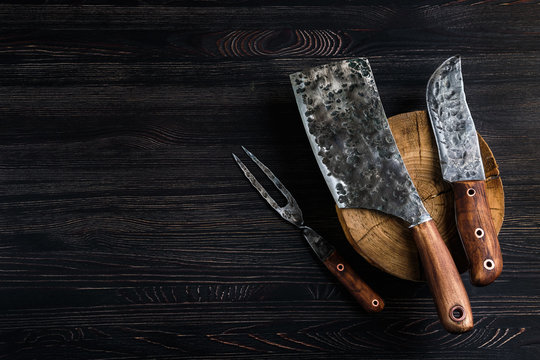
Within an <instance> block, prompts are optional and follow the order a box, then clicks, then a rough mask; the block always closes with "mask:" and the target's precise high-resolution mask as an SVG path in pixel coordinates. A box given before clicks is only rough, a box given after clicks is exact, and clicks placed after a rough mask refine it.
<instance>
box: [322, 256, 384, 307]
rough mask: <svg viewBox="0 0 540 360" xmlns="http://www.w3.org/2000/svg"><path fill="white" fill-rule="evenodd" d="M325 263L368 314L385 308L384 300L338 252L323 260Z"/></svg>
mask: <svg viewBox="0 0 540 360" xmlns="http://www.w3.org/2000/svg"><path fill="white" fill-rule="evenodd" d="M323 263H324V265H326V267H327V268H328V270H330V272H331V273H332V274H334V276H335V277H337V278H338V280H339V281H340V282H341V284H342V285H343V286H345V287H346V288H347V290H348V291H349V292H350V293H351V295H352V296H353V297H354V298H355V299H356V301H357V302H358V303H359V304H360V305H361V306H362V307H363V308H364V310H366V311H367V312H379V311H381V310H382V309H383V308H384V301H383V299H381V297H380V296H379V295H378V294H377V293H376V292H375V291H373V290H372V289H371V288H370V287H369V285H368V284H366V283H365V282H364V280H362V279H361V278H360V276H358V274H357V273H356V272H355V271H354V269H353V268H352V266H350V265H349V263H347V262H346V261H345V259H344V258H343V257H342V256H341V255H339V254H338V253H337V251H333V252H332V253H331V254H330V255H329V256H328V257H327V258H326V259H324V260H323Z"/></svg>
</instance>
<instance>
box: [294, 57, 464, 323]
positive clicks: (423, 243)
mask: <svg viewBox="0 0 540 360" xmlns="http://www.w3.org/2000/svg"><path fill="white" fill-rule="evenodd" d="M290 80H291V84H292V87H293V91H294V94H295V97H296V102H297V105H298V109H299V111H300V115H301V117H302V122H303V124H304V128H305V130H306V133H307V136H308V138H309V142H310V144H311V147H312V150H313V153H314V154H315V158H316V160H317V163H318V165H319V167H320V170H321V172H322V174H323V176H324V178H325V180H326V183H327V185H328V188H329V189H330V192H331V193H332V195H333V197H334V200H335V202H336V204H337V205H338V207H340V208H364V209H374V210H379V211H382V212H384V213H386V214H391V215H394V216H397V217H399V218H401V219H403V220H404V221H405V222H406V223H407V224H409V225H410V227H411V229H412V233H413V237H414V239H415V243H416V246H417V247H418V252H419V255H420V258H421V261H422V265H423V268H424V272H425V277H426V279H427V282H428V284H429V287H430V289H431V292H432V294H433V298H434V301H435V304H436V307H437V312H438V315H439V319H440V320H441V323H442V325H443V326H444V327H445V329H446V330H448V331H450V332H456V333H457V332H465V331H468V330H470V329H472V327H473V317H472V312H471V307H470V303H469V298H468V296H467V292H466V291H465V288H464V286H463V282H462V281H461V277H460V275H459V272H458V271H457V269H456V265H455V264H454V261H453V259H452V257H451V255H450V252H449V251H448V248H447V247H446V244H445V243H444V241H443V239H442V238H441V236H440V234H439V232H438V230H437V228H436V226H435V223H434V222H433V220H432V219H431V217H430V215H429V214H428V212H427V211H426V209H425V208H424V206H423V204H422V201H421V199H420V196H419V195H418V193H417V191H416V188H415V187H414V185H413V183H412V180H411V178H410V176H409V173H408V172H407V169H406V168H405V165H404V164H403V160H402V158H401V155H400V153H399V150H398V148H397V146H396V143H395V140H394V137H393V136H392V132H391V131H390V128H389V125H388V121H387V119H386V115H385V113H384V109H383V107H382V103H381V100H380V98H379V93H378V91H377V87H376V85H375V80H374V78H373V73H372V71H371V67H370V65H369V62H368V60H367V59H363V58H360V59H353V60H345V61H340V62H335V63H331V64H327V65H322V66H318V67H314V68H311V69H307V70H304V71H300V72H297V73H294V74H292V75H290Z"/></svg>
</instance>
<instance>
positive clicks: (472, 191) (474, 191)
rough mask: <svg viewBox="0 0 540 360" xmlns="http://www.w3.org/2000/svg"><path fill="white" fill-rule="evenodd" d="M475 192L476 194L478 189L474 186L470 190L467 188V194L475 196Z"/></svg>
mask: <svg viewBox="0 0 540 360" xmlns="http://www.w3.org/2000/svg"><path fill="white" fill-rule="evenodd" d="M475 194H476V190H474V189H473V188H470V189H469V190H467V195H469V196H474V195H475Z"/></svg>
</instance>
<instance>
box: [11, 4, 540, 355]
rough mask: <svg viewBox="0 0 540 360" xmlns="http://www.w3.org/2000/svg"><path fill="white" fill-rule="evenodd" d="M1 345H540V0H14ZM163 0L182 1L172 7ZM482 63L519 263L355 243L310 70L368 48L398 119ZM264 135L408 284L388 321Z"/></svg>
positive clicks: (524, 349)
mask: <svg viewBox="0 0 540 360" xmlns="http://www.w3.org/2000/svg"><path fill="white" fill-rule="evenodd" d="M1 3H2V4H0V185H1V188H2V191H1V201H0V206H1V209H2V212H1V217H0V248H1V255H0V359H85V358H88V359H90V358H92V359H135V358H144V357H148V358H156V359H177V358H185V359H197V358H201V359H253V358H262V359H265V358H273V357H276V358H293V359H298V360H300V359H319V358H321V359H323V358H339V359H353V358H354V359H368V358H376V359H410V358H423V359H443V358H444V359H449V358H450V359H457V358H461V359H480V358H481V359H505V360H506V359H538V358H539V356H540V260H539V255H540V242H539V241H540V238H539V236H538V230H539V220H540V213H539V206H538V205H539V203H540V182H539V180H538V179H539V177H540V172H539V166H538V158H539V147H540V146H539V144H538V141H539V139H540V138H539V136H540V131H539V130H540V118H539V115H540V112H539V110H538V109H539V108H540V97H539V96H538V92H539V87H540V22H539V16H540V8H539V5H538V4H537V3H536V4H535V2H533V1H514V0H506V1H498V0H495V1H478V0H476V1H431V2H427V1H399V2H397V1H396V2H395V4H384V3H383V2H380V1H373V0H368V1H364V2H362V4H360V3H358V4H356V3H354V2H352V1H338V0H336V1H331V2H324V1H320V0H312V1H304V2H303V1H298V0H287V1H285V0H275V1H253V0H245V1H239V2H237V3H235V2H233V1H224V2H218V1H211V0H208V1H201V2H196V1H155V2H150V1H148V2H147V1H135V0H133V1H127V0H126V1H115V2H114V3H116V4H114V5H111V4H107V3H106V1H102V0H97V1H77V2H75V4H69V3H68V2H66V1H62V0H58V1H1ZM154 3H158V4H159V3H161V4H160V5H159V6H158V5H153V4H154ZM456 53H459V54H461V55H462V57H463V73H464V79H465V86H466V90H467V98H468V101H469V106H470V108H471V111H472V113H473V116H474V119H475V121H476V126H477V129H478V131H479V132H480V134H482V136H483V137H484V138H485V139H486V141H487V142H488V144H489V145H490V147H491V149H492V150H493V153H494V154H495V157H496V159H497V160H498V162H499V166H500V170H501V177H502V180H503V184H504V186H505V194H506V218H505V222H504V224H503V228H502V231H501V233H500V236H499V238H500V241H501V247H502V251H503V255H504V260H505V267H504V271H503V274H502V275H501V277H500V278H499V279H498V280H497V281H496V282H495V283H494V284H492V285H490V286H488V287H486V288H475V287H472V286H470V284H469V281H468V276H467V274H463V279H464V282H465V284H466V287H467V290H468V292H469V296H470V298H471V303H472V307H473V311H474V314H475V320H476V326H475V328H474V330H473V331H472V332H470V333H466V334H462V335H450V334H448V333H446V332H445V331H444V330H443V329H442V327H441V325H440V324H439V323H438V320H437V316H436V313H435V308H434V305H433V303H432V299H431V296H430V293H429V290H428V289H427V286H426V285H425V284H423V283H412V282H408V281H404V280H400V279H397V278H394V277H392V276H390V275H387V274H385V273H383V272H381V271H379V270H377V269H375V268H373V267H371V266H370V265H369V264H368V263H367V262H366V261H365V260H363V258H361V257H360V256H359V255H357V254H356V253H354V251H353V249H352V248H351V247H350V246H349V245H348V243H347V242H346V240H345V238H344V236H343V233H342V231H341V228H340V225H339V223H338V221H337V217H336V213H335V210H334V205H333V200H332V197H331V195H330V193H329V192H328V190H327V188H326V185H325V183H324V181H323V178H322V177H321V175H320V173H319V170H318V167H317V165H316V162H315V160H314V158H313V156H312V154H311V150H310V147H309V144H308V141H307V138H306V136H305V134H304V130H303V128H302V125H301V122H300V117H299V115H298V113H297V109H296V105H295V102H294V98H293V94H292V91H291V89H290V85H289V80H288V74H290V73H292V72H294V71H297V70H299V69H302V68H305V67H309V66H313V65H317V64H323V63H327V62H330V61H332V60H339V59H346V58H352V57H368V58H369V59H370V61H371V65H372V68H373V71H374V73H375V77H376V79H377V84H378V86H379V90H380V93H381V98H382V100H383V103H384V106H385V109H386V113H387V114H388V116H390V115H395V114H398V113H403V112H408V111H413V110H422V109H425V101H424V94H425V85H426V83H427V80H428V78H429V76H430V74H431V73H432V71H433V70H434V69H435V68H436V67H437V66H438V64H439V63H441V62H442V61H443V60H445V59H446V58H447V57H449V56H451V55H454V54H456ZM240 145H245V146H246V147H248V148H249V149H251V150H252V151H253V152H255V153H256V154H257V155H258V156H259V157H260V158H261V159H262V160H264V162H265V163H266V164H267V165H268V166H269V167H270V168H272V169H273V170H274V171H275V172H276V174H277V175H278V176H279V177H280V178H281V179H282V180H283V181H284V183H285V184H286V185H287V187H288V188H289V189H290V190H291V191H292V192H293V193H294V194H295V196H296V198H297V200H298V202H299V203H300V205H301V207H302V209H303V211H304V216H305V220H306V223H308V224H310V225H311V226H312V227H313V228H315V229H317V230H318V231H319V232H320V233H321V234H322V235H324V236H325V237H326V238H327V239H329V240H330V241H331V242H333V243H334V244H335V245H336V246H337V247H338V249H339V250H341V251H342V252H343V253H344V254H346V258H347V259H348V260H349V261H350V262H351V263H353V264H354V265H355V268H356V270H357V271H358V272H360V273H362V274H363V275H364V277H365V279H366V280H367V281H368V282H369V283H370V284H371V285H372V286H373V287H374V288H375V289H376V290H377V291H378V292H380V293H381V295H382V296H383V297H384V298H385V300H386V308H385V310H384V312H382V313H380V314H375V315H369V314H366V313H365V312H363V311H362V310H361V309H360V308H359V306H357V305H356V304H355V302H354V301H353V299H352V298H351V296H350V295H349V294H348V293H347V292H346V291H344V289H343V288H342V287H341V286H340V285H339V284H337V283H336V281H335V279H334V278H333V277H332V276H331V275H330V274H329V273H328V271H327V270H326V269H325V268H324V266H323V265H322V264H321V263H319V262H318V261H317V259H316V258H315V256H314V255H313V254H312V252H311V251H310V250H309V248H308V246H307V245H306V243H305V242H304V240H303V238H302V236H301V234H300V233H299V232H298V231H297V230H296V229H295V228H293V227H292V226H291V225H289V224H287V223H286V222H284V221H282V220H281V219H280V218H279V217H278V216H277V215H276V214H275V213H274V212H273V211H272V210H271V209H270V208H269V207H268V206H267V205H266V204H265V203H264V201H263V200H262V199H261V198H260V197H259V195H258V194H257V193H256V192H255V191H254V190H253V189H252V188H251V187H250V185H249V184H248V182H247V181H246V180H245V178H244V177H243V175H242V174H241V172H240V171H239V169H238V168H237V167H236V164H235V163H234V162H233V160H232V158H231V152H236V153H239V152H240V151H241V149H240Z"/></svg>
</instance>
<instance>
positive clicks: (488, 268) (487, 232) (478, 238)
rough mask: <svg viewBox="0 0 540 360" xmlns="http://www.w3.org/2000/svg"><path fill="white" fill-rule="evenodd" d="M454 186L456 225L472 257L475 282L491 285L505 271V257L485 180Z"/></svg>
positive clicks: (470, 272) (465, 182) (454, 184)
mask: <svg viewBox="0 0 540 360" xmlns="http://www.w3.org/2000/svg"><path fill="white" fill-rule="evenodd" d="M452 187H453V189H454V200H455V211H456V225H457V229H458V232H459V236H460V237H461V242H462V243H463V247H464V248H465V252H466V254H467V258H468V259H469V274H470V276H471V283H472V284H473V285H476V286H485V285H489V284H491V283H492V282H493V281H495V279H496V278H497V277H498V276H499V275H500V274H501V271H502V267H503V260H502V255H501V248H500V247H499V240H498V239H497V231H496V230H495V226H494V225H493V220H492V218H491V210H490V209H489V204H488V201H487V196H486V183H485V181H483V180H476V181H459V182H455V183H452Z"/></svg>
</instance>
